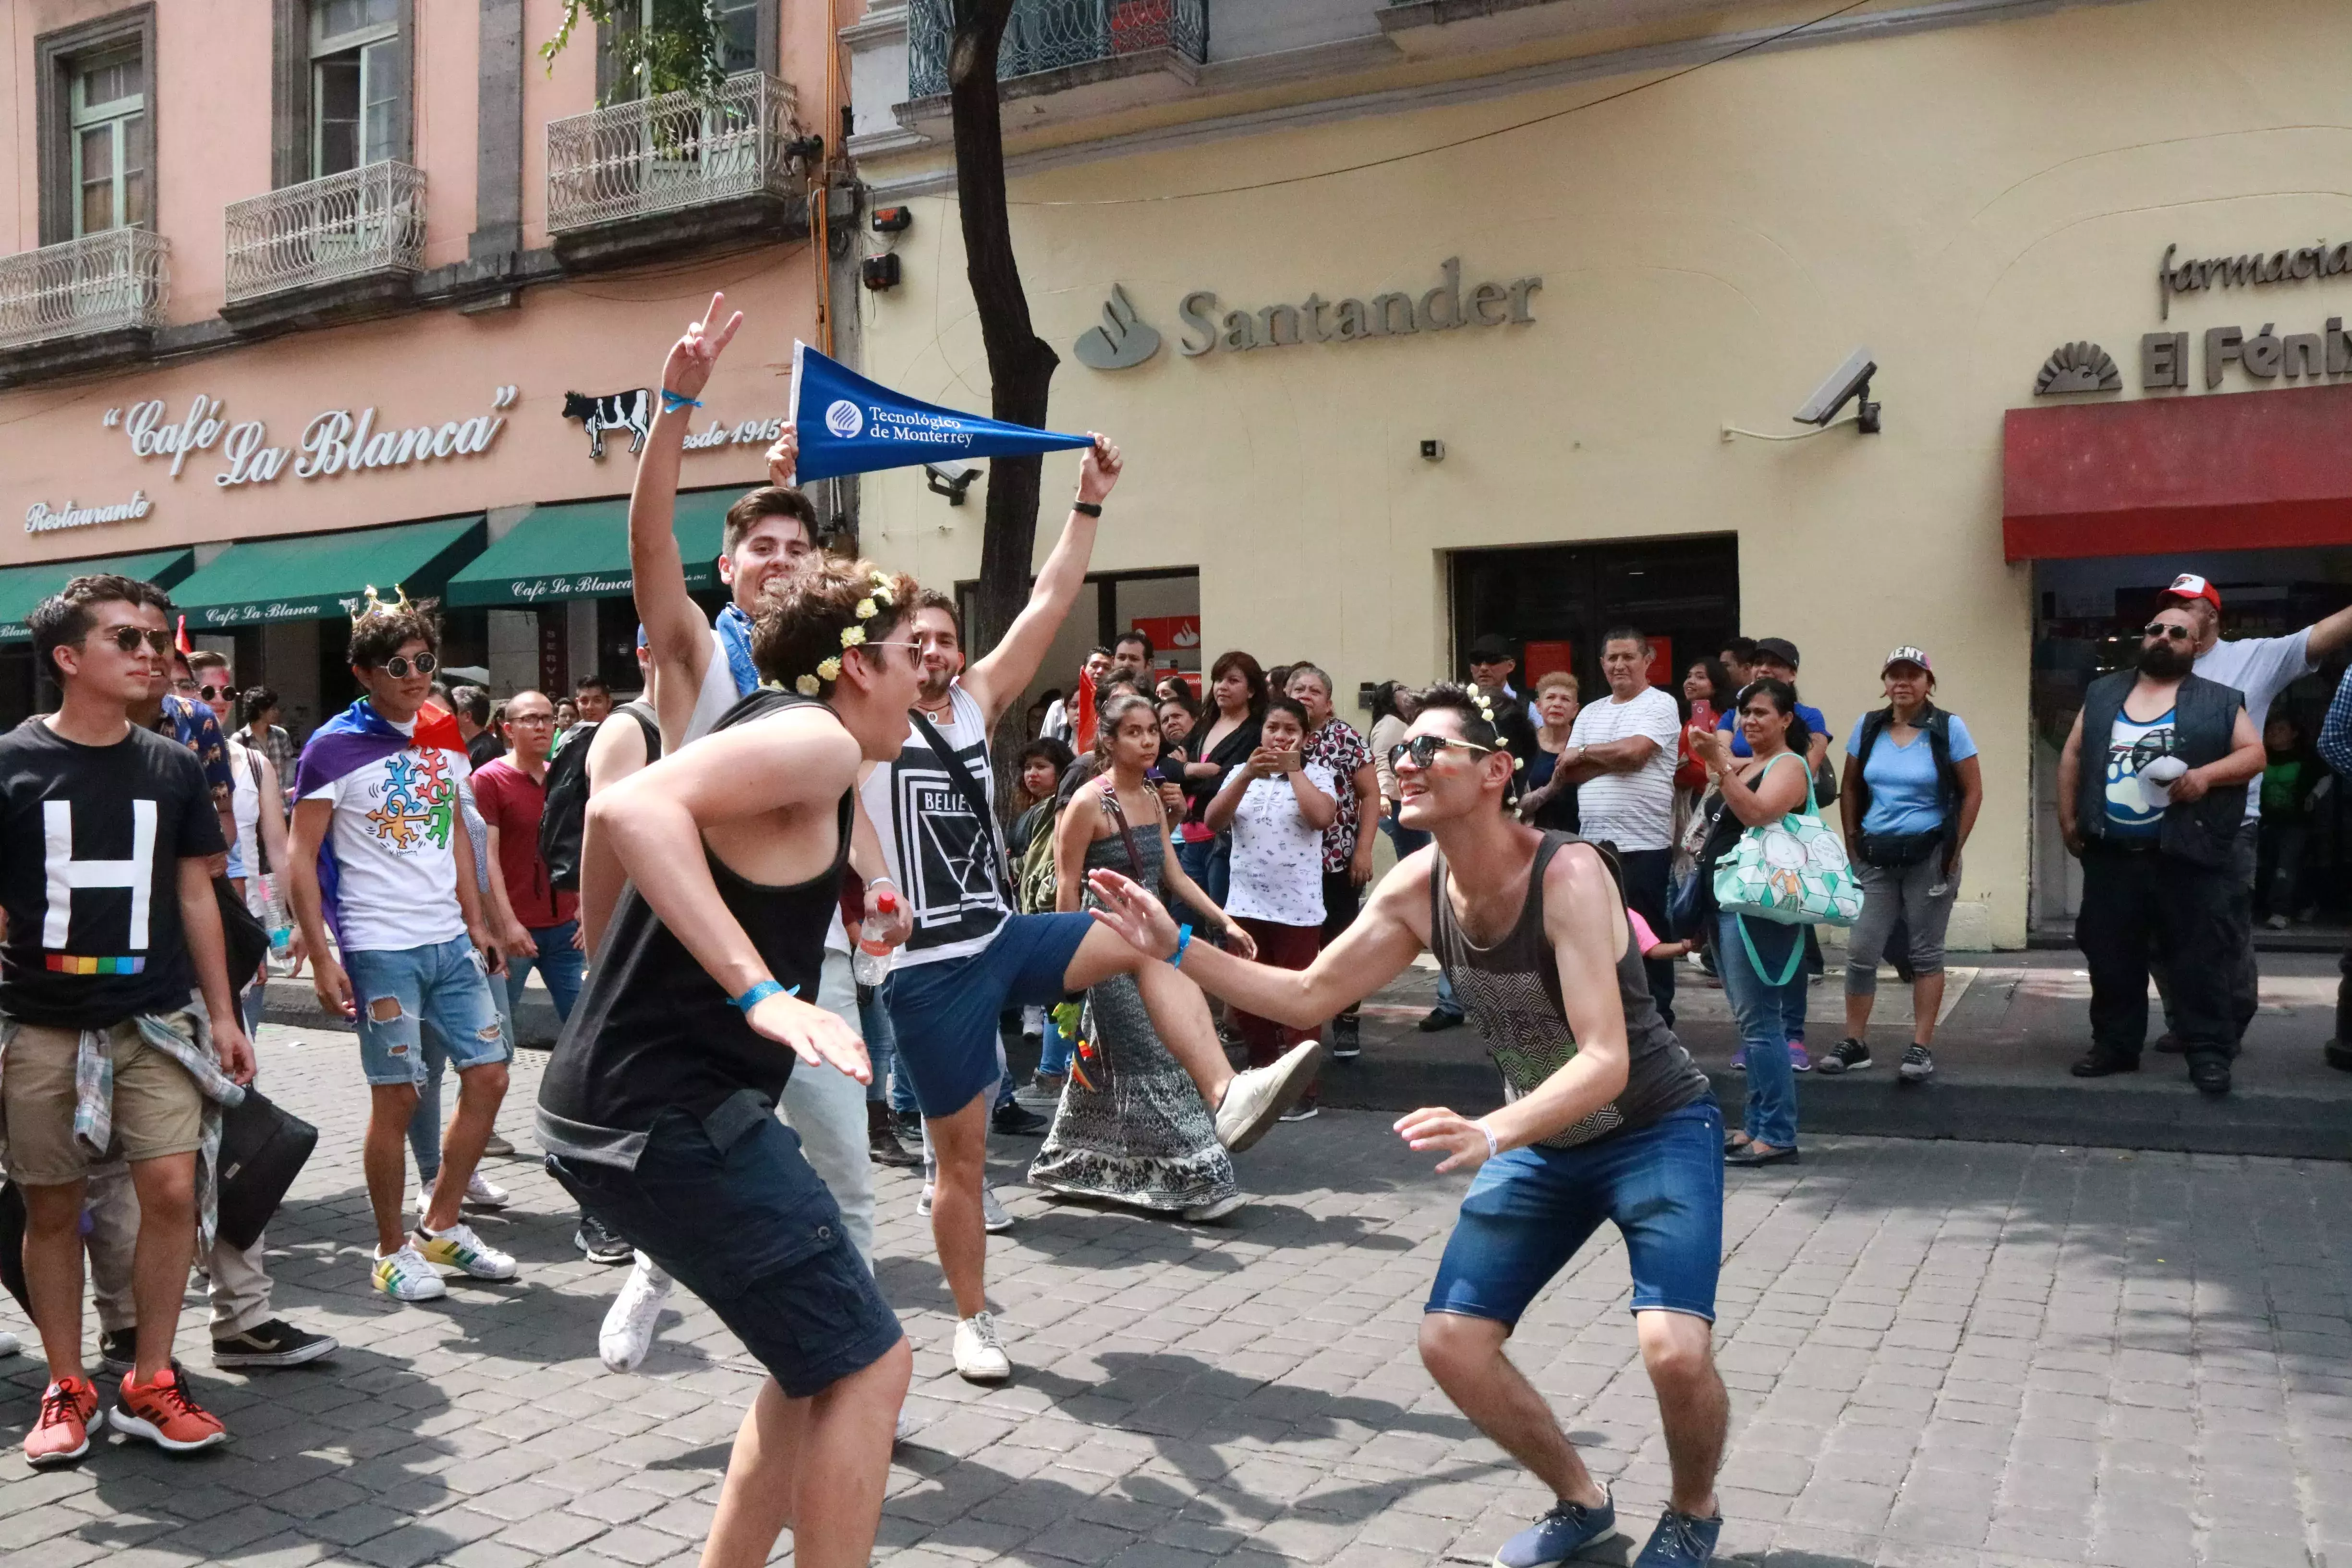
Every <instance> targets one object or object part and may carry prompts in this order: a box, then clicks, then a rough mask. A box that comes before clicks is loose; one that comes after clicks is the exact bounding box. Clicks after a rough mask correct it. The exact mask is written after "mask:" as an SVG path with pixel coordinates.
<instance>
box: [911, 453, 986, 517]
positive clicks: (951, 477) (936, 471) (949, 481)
mask: <svg viewBox="0 0 2352 1568" xmlns="http://www.w3.org/2000/svg"><path fill="white" fill-rule="evenodd" d="M980 475H981V467H980V465H979V464H978V463H967V462H964V461H962V460H961V458H947V459H945V460H944V461H941V462H937V463H925V464H924V465H923V483H924V484H925V485H926V486H927V487H928V488H929V490H930V492H931V493H932V494H933V495H935V496H945V497H947V498H948V505H950V506H961V505H963V492H964V491H966V490H968V489H971V481H972V480H974V479H978V478H980Z"/></svg>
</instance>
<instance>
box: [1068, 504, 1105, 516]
mask: <svg viewBox="0 0 2352 1568" xmlns="http://www.w3.org/2000/svg"><path fill="white" fill-rule="evenodd" d="M1070 510H1072V511H1075V512H1077V513H1079V514H1080V515H1082V516H1085V517H1100V516H1101V515H1102V504H1101V503H1100V502H1098V501H1090V500H1074V501H1072V502H1071V503H1070Z"/></svg>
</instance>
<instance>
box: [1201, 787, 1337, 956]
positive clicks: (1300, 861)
mask: <svg viewBox="0 0 2352 1568" xmlns="http://www.w3.org/2000/svg"><path fill="white" fill-rule="evenodd" d="M1241 772H1244V768H1235V769H1234V770H1233V772H1232V773H1226V774H1225V776H1224V778H1223V779H1221V780H1219V781H1218V784H1217V787H1218V788H1219V789H1223V787H1224V786H1225V785H1226V784H1229V783H1231V782H1232V780H1233V776H1234V773H1241ZM1305 772H1306V773H1307V783H1308V784H1313V785H1314V786H1315V787H1316V788H1317V789H1319V790H1321V791H1322V792H1323V793H1324V794H1325V795H1330V796H1332V797H1333V798H1334V799H1337V798H1338V790H1337V787H1336V785H1337V780H1336V778H1335V776H1334V774H1333V773H1332V772H1331V770H1330V769H1329V768H1328V767H1326V766H1324V765H1323V764H1322V763H1307V765H1306V769H1305ZM1225 913H1227V914H1229V915H1233V916H1234V917H1235V918H1239V917H1241V916H1244V915H1246V916H1248V917H1249V918H1250V919H1251V920H1254V921H1272V922H1274V923H1275V924H1276V925H1286V926H1319V925H1321V924H1322V923H1323V830H1322V829H1321V828H1319V827H1315V826H1309V825H1308V823H1307V818H1306V817H1305V816H1301V815H1300V814H1299V810H1298V793H1297V790H1295V789H1294V788H1292V787H1291V783H1290V781H1289V780H1288V779H1286V778H1272V779H1252V780H1251V781H1250V786H1249V788H1248V789H1247V790H1245V791H1244V792H1243V795H1242V799H1241V804H1240V805H1238V806H1236V807H1235V808H1234V859H1233V887H1232V889H1231V890H1230V891H1229V892H1228V893H1227V894H1226V895H1225Z"/></svg>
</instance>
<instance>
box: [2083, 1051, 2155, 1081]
mask: <svg viewBox="0 0 2352 1568" xmlns="http://www.w3.org/2000/svg"><path fill="white" fill-rule="evenodd" d="M2066 1070H2067V1071H2068V1072H2070V1073H2073V1074H2074V1076H2075V1077H2076V1078H2105V1077H2107V1076H2108V1075H2110V1074H2112V1073H2119V1072H2137V1071H2139V1058H2137V1057H2116V1056H2109V1055H2108V1054H2107V1053H2106V1052H2105V1051H2102V1050H2099V1049H2096V1048H2093V1050H2092V1051H2091V1052H2090V1054H2089V1055H2087V1056H2085V1057H2084V1058H2083V1059H2082V1060H2081V1061H2078V1062H2076V1063H2075V1064H2074V1066H2073V1067H2070V1068H2067V1069H2066Z"/></svg>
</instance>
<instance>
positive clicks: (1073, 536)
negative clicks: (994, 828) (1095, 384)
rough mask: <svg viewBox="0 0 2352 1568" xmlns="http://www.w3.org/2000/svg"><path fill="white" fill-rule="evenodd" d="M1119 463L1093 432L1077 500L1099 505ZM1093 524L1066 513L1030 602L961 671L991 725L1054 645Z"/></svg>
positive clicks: (1080, 576)
mask: <svg viewBox="0 0 2352 1568" xmlns="http://www.w3.org/2000/svg"><path fill="white" fill-rule="evenodd" d="M1123 467H1124V464H1123V462H1122V460H1121V458H1119V455H1118V447H1114V446H1112V445H1111V444H1110V442H1109V440H1108V439H1107V438H1106V437H1101V436H1097V437H1095V444H1094V445H1093V446H1092V447H1089V448H1087V457H1086V462H1085V464H1084V465H1083V466H1082V467H1081V468H1079V469H1078V500H1080V501H1081V502H1084V503H1085V504H1087V505H1089V506H1100V505H1101V504H1102V503H1103V500H1104V499H1105V498H1106V497H1108V495H1109V494H1110V492H1111V488H1112V487H1113V486H1115V485H1117V484H1118V476H1119V472H1120V470H1121V468H1123ZM1095 526H1096V520H1095V519H1093V518H1091V517H1088V516H1087V514H1086V513H1085V512H1082V511H1077V510H1073V511H1072V512H1071V513H1070V516H1069V521H1066V522H1065V523H1063V524H1062V537H1061V538H1060V539H1059V540H1057V541H1055V544H1054V552H1053V553H1052V554H1051V555H1048V556H1047V557H1045V570H1044V571H1042V572H1040V573H1038V574H1037V582H1036V585H1035V586H1034V587H1033V588H1031V589H1030V590H1029V603H1028V604H1027V605H1024V606H1023V607H1022V611H1021V613H1020V614H1019V615H1018V616H1014V617H1013V625H1012V626H1011V627H1010V629H1008V630H1007V631H1006V632H1005V634H1004V637H1003V641H1001V642H999V643H998V644H997V645H996V646H995V647H992V648H991V649H989V651H988V653H987V654H986V656H985V657H983V658H981V659H979V660H978V661H977V662H975V663H974V664H973V665H972V666H971V668H969V669H967V670H965V671H964V674H963V680H962V685H963V689H964V693H965V695H966V696H968V697H970V698H971V700H973V701H975V702H977V703H979V704H980V707H981V710H982V712H984V713H986V714H987V715H988V722H989V725H990V727H991V728H993V727H994V726H995V723H996V721H997V720H999V719H1001V718H1003V715H1004V710H1005V709H1006V708H1007V707H1008V706H1009V705H1010V704H1011V703H1012V701H1013V699H1014V698H1016V697H1018V696H1020V695H1021V694H1022V693H1023V692H1024V691H1026V690H1028V689H1029V683H1030V682H1031V681H1032V680H1034V679H1036V678H1037V667H1038V666H1039V665H1041V664H1043V663H1045V650H1046V649H1048V648H1050V647H1053V646H1054V638H1055V637H1056V636H1057V635H1059V634H1060V632H1061V629H1062V623H1063V622H1064V621H1065V620H1067V619H1068V618H1069V615H1070V606H1071V605H1074V604H1076V603H1077V599H1078V590H1079V589H1080V588H1082V587H1084V586H1085V585H1086V581H1087V562H1088V561H1089V560H1091V559H1093V557H1094V552H1095Z"/></svg>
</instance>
